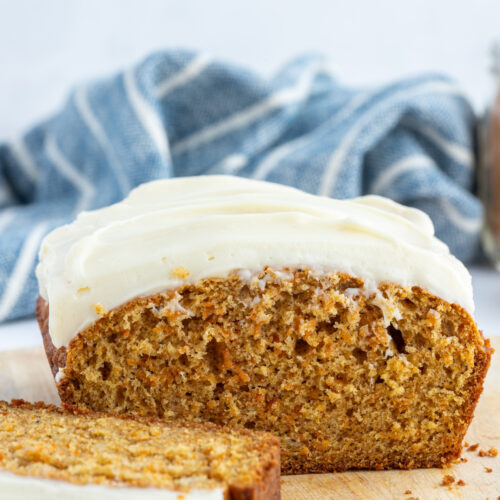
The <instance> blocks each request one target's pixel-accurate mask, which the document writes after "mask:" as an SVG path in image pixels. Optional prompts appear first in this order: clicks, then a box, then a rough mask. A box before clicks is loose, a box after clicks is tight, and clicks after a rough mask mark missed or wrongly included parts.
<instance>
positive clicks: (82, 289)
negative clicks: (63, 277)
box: [77, 286, 90, 293]
mask: <svg viewBox="0 0 500 500" xmlns="http://www.w3.org/2000/svg"><path fill="white" fill-rule="evenodd" d="M77 292H78V293H83V292H90V287H88V286H82V287H81V288H79V289H78V290H77Z"/></svg>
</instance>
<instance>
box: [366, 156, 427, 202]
mask: <svg viewBox="0 0 500 500" xmlns="http://www.w3.org/2000/svg"><path fill="white" fill-rule="evenodd" d="M435 166H436V165H435V164H434V162H433V161H432V159H431V158H430V157H428V156H426V155H411V156H406V157H404V158H401V159H399V160H397V161H395V162H394V163H393V164H392V165H389V166H388V167H387V168H384V170H383V171H382V173H381V174H380V175H379V176H378V178H377V179H376V180H375V182H374V183H373V185H372V188H371V191H372V192H373V193H374V194H381V193H383V192H384V191H385V190H386V189H387V188H388V187H389V186H390V185H391V184H392V182H394V179H396V178H397V177H399V176H400V175H401V174H403V173H406V172H412V171H414V170H415V169H420V168H429V167H435Z"/></svg>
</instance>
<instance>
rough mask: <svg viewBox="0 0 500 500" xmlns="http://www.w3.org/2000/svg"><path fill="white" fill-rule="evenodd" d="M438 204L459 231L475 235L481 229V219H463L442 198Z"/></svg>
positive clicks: (450, 204)
mask: <svg viewBox="0 0 500 500" xmlns="http://www.w3.org/2000/svg"><path fill="white" fill-rule="evenodd" d="M439 204H440V205H441V207H442V208H443V210H444V211H445V212H446V214H447V216H448V218H449V219H450V220H451V222H453V224H455V226H457V227H459V228H460V229H462V230H464V231H466V232H467V233H477V232H478V231H479V230H480V229H481V226H482V224H483V221H482V219H481V218H478V219H471V218H469V217H465V216H464V215H462V214H461V213H460V212H459V211H458V210H457V209H456V208H455V206H454V205H453V204H452V203H451V202H450V201H449V200H446V199H444V198H442V199H440V200H439Z"/></svg>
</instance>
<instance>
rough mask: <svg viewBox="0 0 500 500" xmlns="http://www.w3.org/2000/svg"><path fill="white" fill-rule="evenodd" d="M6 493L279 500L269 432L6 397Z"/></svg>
mask: <svg viewBox="0 0 500 500" xmlns="http://www.w3.org/2000/svg"><path fill="white" fill-rule="evenodd" d="M0 415H1V418H0V499H2V500H3V499H9V500H11V499H13V498H22V499H23V500H32V499H33V500H35V499H36V500H45V499H53V498H67V499H69V498H71V499H72V500H80V499H82V500H84V499H85V500H86V499H88V498H92V497H93V498H98V499H110V500H112V499H122V498H125V499H127V498H130V499H133V498H137V499H143V498H151V499H164V500H202V499H203V500H205V499H207V500H218V499H220V500H269V499H270V500H273V499H274V500H278V499H279V498H280V458H279V442H278V439H276V438H275V437H274V436H271V435H270V434H267V433H262V432H255V431H248V430H246V429H242V430H235V429H227V428H221V427H217V426H215V425H213V424H182V423H179V422H164V421H160V420H158V419H148V418H139V417H131V416H121V417H116V416H111V415H105V414H98V413H93V412H88V411H87V412H86V411H81V410H75V409H73V410H70V411H66V410H63V409H61V408H57V407H55V406H46V405H44V404H43V403H36V404H35V405H31V404H28V403H25V402H23V401H13V402H12V404H8V403H6V402H5V401H0Z"/></svg>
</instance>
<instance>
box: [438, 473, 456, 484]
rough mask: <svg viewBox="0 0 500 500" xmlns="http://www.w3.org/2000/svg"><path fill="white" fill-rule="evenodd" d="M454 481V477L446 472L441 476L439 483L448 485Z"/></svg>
mask: <svg viewBox="0 0 500 500" xmlns="http://www.w3.org/2000/svg"><path fill="white" fill-rule="evenodd" d="M454 482H455V478H454V477H453V476H450V474H447V475H446V476H444V477H443V482H442V483H441V485H442V486H449V485H450V484H453V483H454Z"/></svg>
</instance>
